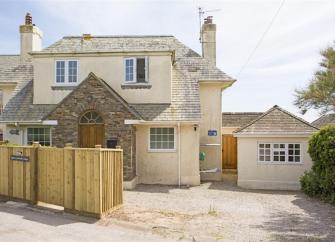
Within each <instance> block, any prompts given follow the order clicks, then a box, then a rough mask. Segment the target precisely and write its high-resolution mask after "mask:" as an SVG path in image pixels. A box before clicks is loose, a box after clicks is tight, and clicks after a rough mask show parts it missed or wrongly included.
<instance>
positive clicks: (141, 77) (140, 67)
mask: <svg viewBox="0 0 335 242" xmlns="http://www.w3.org/2000/svg"><path fill="white" fill-rule="evenodd" d="M136 81H137V82H140V83H143V82H145V58H137V59H136Z"/></svg>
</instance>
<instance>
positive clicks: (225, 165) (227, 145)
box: [222, 134, 237, 169]
mask: <svg viewBox="0 0 335 242" xmlns="http://www.w3.org/2000/svg"><path fill="white" fill-rule="evenodd" d="M222 169H237V138H235V137H233V135H231V134H224V135H222Z"/></svg>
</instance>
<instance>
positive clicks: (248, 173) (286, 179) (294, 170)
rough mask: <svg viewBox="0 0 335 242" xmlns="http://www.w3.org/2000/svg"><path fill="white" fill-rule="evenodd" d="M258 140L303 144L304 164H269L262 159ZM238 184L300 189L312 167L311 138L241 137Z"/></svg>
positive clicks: (238, 142)
mask: <svg viewBox="0 0 335 242" xmlns="http://www.w3.org/2000/svg"><path fill="white" fill-rule="evenodd" d="M258 142H270V143H273V142H283V143H300V144H301V146H302V147H301V152H302V163H298V164H286V163H285V164H269V163H265V162H263V163H261V162H258V161H257V160H258V157H257V154H258V150H257V149H258ZM237 149H238V151H237V157H238V161H237V166H238V182H237V183H238V185H239V186H240V187H244V188H251V189H270V190H298V189H300V183H299V179H300V177H301V176H302V175H303V174H304V171H306V170H309V169H310V168H311V166H312V160H311V158H310V156H309V154H308V153H307V149H308V138H307V137H305V138H288V137H287V138H284V137H281V138H242V137H238V138H237Z"/></svg>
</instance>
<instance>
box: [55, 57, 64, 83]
mask: <svg viewBox="0 0 335 242" xmlns="http://www.w3.org/2000/svg"><path fill="white" fill-rule="evenodd" d="M56 82H57V83H64V82H65V61H57V62H56Z"/></svg>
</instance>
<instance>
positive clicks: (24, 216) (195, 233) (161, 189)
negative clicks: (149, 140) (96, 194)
mask: <svg viewBox="0 0 335 242" xmlns="http://www.w3.org/2000/svg"><path fill="white" fill-rule="evenodd" d="M0 241H81V242H82V241H335V207H334V206H331V205H329V204H326V203H323V202H321V201H318V200H316V199H310V198H308V197H306V196H305V195H303V194H302V193H300V192H274V191H254V190H244V189H240V188H237V187H236V186H235V185H229V184H223V183H204V184H202V185H201V186H198V187H191V188H181V189H178V188H176V187H171V186H158V185H152V186H151V185H150V186H149V185H139V186H137V188H136V189H135V190H133V191H126V192H125V205H124V207H123V208H121V209H119V210H117V211H116V212H115V213H113V214H112V215H111V216H110V217H108V218H106V219H103V220H100V221H96V220H94V219H89V218H84V217H79V216H75V215H70V214H64V213H63V212H54V211H49V210H44V209H40V208H36V207H34V206H30V205H26V204H20V203H13V202H7V203H5V202H0Z"/></svg>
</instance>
